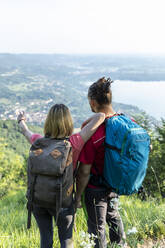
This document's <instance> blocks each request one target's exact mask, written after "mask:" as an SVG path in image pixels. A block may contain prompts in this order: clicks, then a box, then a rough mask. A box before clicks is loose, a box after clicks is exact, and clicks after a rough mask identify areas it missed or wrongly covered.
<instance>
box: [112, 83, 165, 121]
mask: <svg viewBox="0 0 165 248" xmlns="http://www.w3.org/2000/svg"><path fill="white" fill-rule="evenodd" d="M112 92H113V101H115V102H119V103H125V104H131V105H135V106H137V107H139V108H140V109H142V110H145V111H146V112H147V113H148V114H150V115H152V116H153V117H155V118H157V119H160V118H161V117H163V118H165V81H157V82H156V81H151V82H148V81H147V82H141V81H140V82H139V81H125V80H116V81H114V83H113V84H112Z"/></svg>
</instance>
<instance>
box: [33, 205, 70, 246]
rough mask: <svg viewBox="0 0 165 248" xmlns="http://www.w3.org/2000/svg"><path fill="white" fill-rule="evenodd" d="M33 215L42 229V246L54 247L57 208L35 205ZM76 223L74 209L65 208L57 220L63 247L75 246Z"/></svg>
mask: <svg viewBox="0 0 165 248" xmlns="http://www.w3.org/2000/svg"><path fill="white" fill-rule="evenodd" d="M33 215H34V217H35V219H36V222H37V224H38V227H39V230H40V239H41V245H40V247H41V248H52V247H53V218H54V219H55V220H56V214H55V210H53V209H46V208H41V207H37V206H34V208H33ZM73 223H74V209H73V206H71V207H70V208H64V209H63V210H62V211H61V212H60V214H59V216H58V221H57V227H58V236H59V239H60V244H61V246H60V247H61V248H73V241H72V231H73Z"/></svg>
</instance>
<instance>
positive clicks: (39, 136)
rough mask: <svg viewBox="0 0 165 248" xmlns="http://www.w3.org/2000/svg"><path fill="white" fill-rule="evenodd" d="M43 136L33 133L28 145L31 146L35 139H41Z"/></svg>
mask: <svg viewBox="0 0 165 248" xmlns="http://www.w3.org/2000/svg"><path fill="white" fill-rule="evenodd" d="M42 137H43V136H42V135H41V134H39V133H33V134H32V135H31V137H30V143H31V144H33V143H34V142H35V141H36V140H37V139H40V138H42Z"/></svg>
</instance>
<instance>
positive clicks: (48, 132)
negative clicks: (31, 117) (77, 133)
mask: <svg viewBox="0 0 165 248" xmlns="http://www.w3.org/2000/svg"><path fill="white" fill-rule="evenodd" d="M72 132H73V120H72V117H71V114H70V111H69V109H68V107H66V106H65V105H64V104H55V105H53V106H52V107H51V109H50V110H49V113H48V115H47V118H46V121H45V125H44V134H45V136H51V137H52V138H64V137H68V136H70V135H71V134H72Z"/></svg>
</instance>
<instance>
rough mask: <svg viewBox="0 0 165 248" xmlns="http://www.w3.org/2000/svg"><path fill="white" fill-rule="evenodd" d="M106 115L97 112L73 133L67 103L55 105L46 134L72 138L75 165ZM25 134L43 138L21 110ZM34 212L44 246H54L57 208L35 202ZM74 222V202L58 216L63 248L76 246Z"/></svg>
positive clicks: (55, 137) (47, 122)
mask: <svg viewBox="0 0 165 248" xmlns="http://www.w3.org/2000/svg"><path fill="white" fill-rule="evenodd" d="M104 119H105V115H104V114H103V113H97V114H95V115H93V116H92V117H91V118H89V119H88V120H87V121H86V125H85V126H84V127H83V128H82V130H81V131H80V132H79V133H76V134H73V135H72V132H73V121H72V117H71V114H70V111H69V109H68V107H67V106H65V105H64V104H55V105H53V106H52V107H51V109H50V110H49V113H48V115H47V118H46V121H45V125H44V135H45V136H46V137H50V138H53V139H61V138H66V137H67V138H69V141H70V143H71V146H72V154H73V155H72V158H73V165H74V168H75V167H76V163H77V160H78V156H79V154H80V151H81V149H82V147H83V146H84V144H85V142H86V141H87V140H88V139H89V138H90V137H91V135H92V134H93V133H94V132H95V131H96V130H97V128H98V127H99V125H100V124H101V123H102V122H103V121H104ZM17 120H18V123H19V126H20V127H21V129H22V133H23V134H24V136H25V137H26V138H27V140H28V142H29V143H31V144H32V143H34V142H35V141H36V140H37V139H39V138H42V136H41V135H40V134H36V133H33V132H31V131H30V130H29V129H28V127H27V125H26V123H25V120H26V118H25V114H24V112H20V113H19V115H18V117H17ZM33 215H34V217H35V219H36V222H37V225H38V227H39V230H40V237H41V248H52V247H53V224H52V223H53V217H54V218H55V220H56V210H55V209H53V207H52V208H44V207H39V206H37V205H35V204H34V205H33ZM73 222H74V207H73V202H72V203H71V205H70V207H68V208H64V209H63V210H62V211H60V213H59V215H58V221H57V227H58V234H59V239H60V244H61V248H72V247H73V241H72V230H73Z"/></svg>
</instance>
